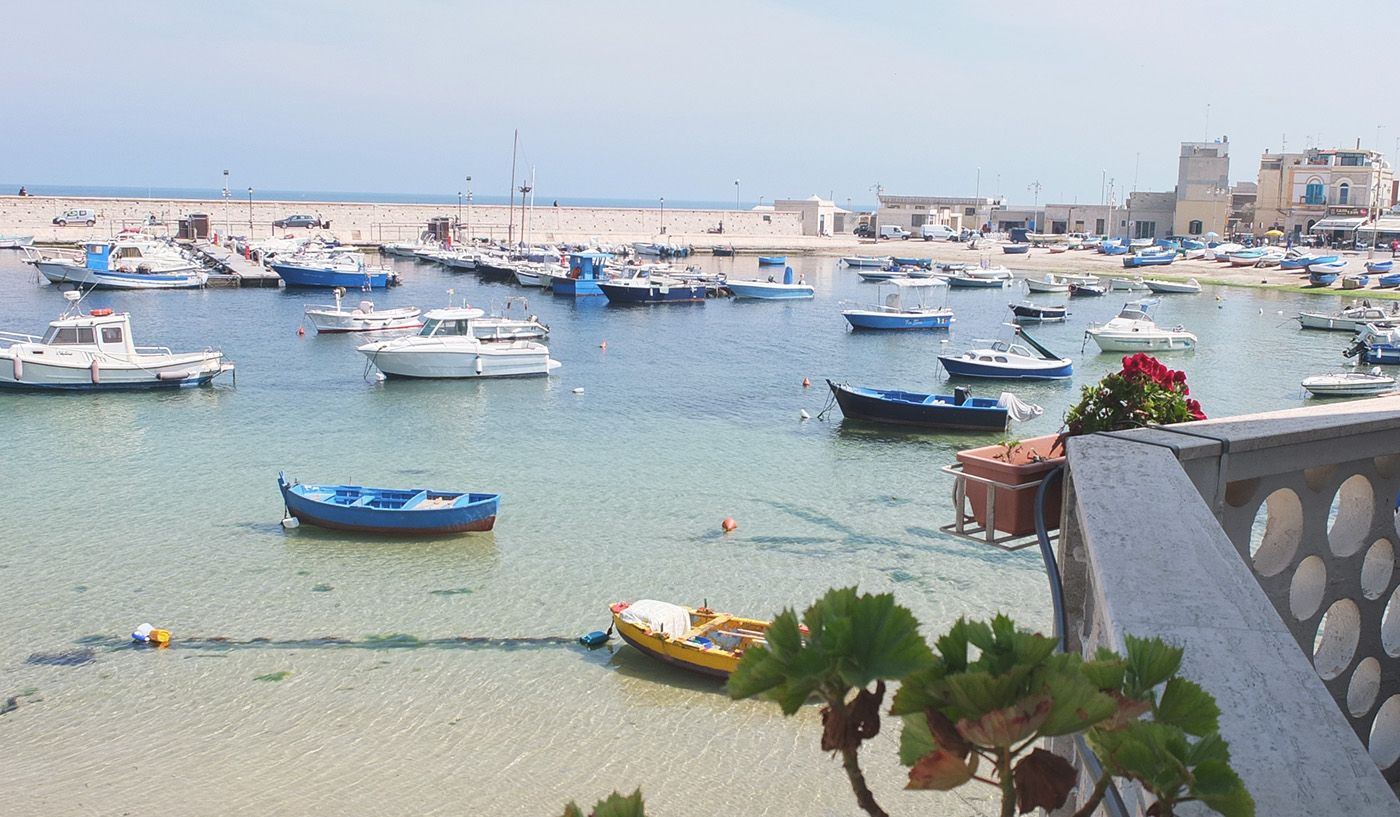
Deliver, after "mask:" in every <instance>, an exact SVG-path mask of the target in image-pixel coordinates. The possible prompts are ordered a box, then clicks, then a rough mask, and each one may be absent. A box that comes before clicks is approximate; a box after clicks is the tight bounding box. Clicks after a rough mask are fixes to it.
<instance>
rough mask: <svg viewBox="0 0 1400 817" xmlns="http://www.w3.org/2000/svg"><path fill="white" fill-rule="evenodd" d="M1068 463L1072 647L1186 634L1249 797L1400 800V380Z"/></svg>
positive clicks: (1100, 450) (1299, 809) (1359, 809)
mask: <svg viewBox="0 0 1400 817" xmlns="http://www.w3.org/2000/svg"><path fill="white" fill-rule="evenodd" d="M1068 472H1069V483H1068V486H1067V493H1066V500H1065V502H1066V506H1065V507H1066V513H1065V516H1064V526H1063V530H1062V531H1061V540H1060V545H1059V562H1060V568H1061V572H1062V575H1063V583H1064V597H1065V600H1066V601H1065V604H1066V607H1067V609H1068V616H1067V618H1068V624H1067V629H1068V633H1067V636H1068V647H1069V648H1070V649H1078V650H1081V651H1082V652H1084V653H1086V654H1090V653H1092V652H1093V650H1094V649H1095V648H1096V647H1097V646H1099V645H1105V646H1108V647H1111V648H1113V649H1116V650H1122V649H1123V646H1124V644H1123V637H1124V635H1125V634H1133V635H1143V636H1147V635H1159V636H1161V637H1163V638H1164V639H1166V640H1168V641H1170V642H1173V643H1176V644H1178V645H1181V646H1183V647H1185V651H1186V652H1185V663H1184V672H1185V673H1186V674H1187V675H1189V676H1190V677H1192V678H1193V680H1195V681H1196V682H1198V683H1200V684H1201V685H1202V686H1204V687H1205V688H1206V689H1207V690H1208V691H1210V692H1211V693H1212V694H1213V695H1215V697H1216V699H1217V701H1218V702H1219V704H1220V708H1221V710H1222V713H1223V714H1222V716H1221V721H1220V723H1221V732H1222V735H1223V736H1224V737H1225V738H1226V739H1227V740H1228V741H1229V742H1230V751H1231V755H1232V761H1231V762H1232V765H1233V766H1234V768H1235V769H1236V771H1238V772H1239V773H1240V775H1241V777H1243V779H1244V781H1245V784H1246V785H1247V786H1248V788H1249V790H1250V792H1251V793H1252V794H1253V796H1254V799H1255V801H1256V803H1257V806H1258V808H1257V810H1256V813H1258V814H1261V815H1262V814H1348V815H1356V814H1366V815H1371V814H1377V815H1379V814H1391V815H1393V814H1396V813H1400V802H1397V800H1396V797H1395V795H1394V793H1393V792H1392V788H1391V786H1392V785H1394V784H1396V782H1397V781H1400V570H1397V569H1396V567H1397V547H1396V543H1397V542H1398V541H1400V534H1397V517H1396V498H1397V495H1400V397H1389V398H1376V399H1370V400H1362V401H1355V402H1351V403H1346V404H1341V405H1334V406H1322V407H1315V408H1307V409H1294V410H1289V411H1282V412H1275V413H1271V414H1263V415H1255V416H1250V417H1240V418H1233V419H1227V420H1207V421H1203V422H1198V423H1191V424H1189V425H1185V426H1176V427H1174V428H1172V429H1140V430H1137V431H1131V432H1121V433H1117V434H1095V435H1089V436H1086V437H1079V438H1075V439H1072V440H1070V443H1069V454H1068ZM1388 783H1389V784H1391V785H1387V784H1388ZM1124 793H1125V796H1126V797H1127V799H1128V800H1129V803H1128V807H1129V810H1130V811H1137V812H1138V813H1144V812H1145V809H1146V806H1147V805H1148V804H1147V803H1145V802H1143V798H1142V796H1141V795H1140V794H1139V793H1136V792H1133V791H1132V790H1131V789H1128V790H1125V792H1124Z"/></svg>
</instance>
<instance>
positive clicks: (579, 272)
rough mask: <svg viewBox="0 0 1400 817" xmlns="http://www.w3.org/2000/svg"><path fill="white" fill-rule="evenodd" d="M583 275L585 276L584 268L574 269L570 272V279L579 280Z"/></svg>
mask: <svg viewBox="0 0 1400 817" xmlns="http://www.w3.org/2000/svg"><path fill="white" fill-rule="evenodd" d="M581 275H583V268H582V267H574V268H573V269H571V270H569V277H570V278H578V277H579V276H581Z"/></svg>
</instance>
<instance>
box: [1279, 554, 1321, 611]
mask: <svg viewBox="0 0 1400 817" xmlns="http://www.w3.org/2000/svg"><path fill="white" fill-rule="evenodd" d="M1326 590H1327V564H1326V563H1325V562H1323V561H1322V559H1321V557H1318V556H1309V557H1308V558H1306V559H1304V560H1303V561H1302V562H1301V563H1299V565H1298V569H1297V570H1295V571H1294V572H1293V581H1292V582H1291V583H1290V584H1289V586H1288V609H1289V610H1291V611H1292V613H1293V617H1294V618H1296V619H1298V620H1299V621H1307V620H1308V619H1310V618H1312V617H1313V616H1314V615H1315V614H1316V613H1317V608H1319V607H1321V606H1322V595H1323V593H1324V592H1325V591H1326Z"/></svg>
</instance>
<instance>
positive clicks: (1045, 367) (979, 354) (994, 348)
mask: <svg viewBox="0 0 1400 817" xmlns="http://www.w3.org/2000/svg"><path fill="white" fill-rule="evenodd" d="M1016 335H1017V336H1019V337H1020V338H1021V339H1022V340H1024V341H1025V342H1026V343H1025V344H1021V343H1017V342H1015V340H1011V341H1005V340H996V341H992V344H991V346H988V347H985V348H981V349H970V350H968V351H966V352H963V353H962V354H961V355H958V356H956V357H954V356H952V355H939V356H938V362H939V363H940V364H942V366H943V369H944V371H946V372H948V374H949V376H951V377H979V378H987V379H991V380H1068V379H1069V378H1070V377H1072V376H1073V375H1074V362H1073V361H1072V360H1070V359H1069V358H1067V357H1059V356H1057V355H1056V354H1055V353H1054V352H1052V351H1050V350H1049V349H1046V348H1045V347H1044V346H1041V345H1040V344H1039V343H1037V342H1036V341H1035V339H1034V338H1032V337H1031V336H1030V335H1027V334H1026V332H1025V330H1024V329H1022V328H1021V327H1020V326H1017V327H1016ZM1028 347H1029V348H1028ZM1032 350H1034V351H1032Z"/></svg>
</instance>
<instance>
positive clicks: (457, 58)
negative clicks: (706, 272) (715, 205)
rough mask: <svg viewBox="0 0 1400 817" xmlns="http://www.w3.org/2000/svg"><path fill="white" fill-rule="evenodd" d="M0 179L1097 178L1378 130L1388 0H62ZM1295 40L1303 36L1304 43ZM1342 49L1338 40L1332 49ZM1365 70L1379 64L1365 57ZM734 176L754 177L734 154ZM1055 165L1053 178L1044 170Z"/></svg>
mask: <svg viewBox="0 0 1400 817" xmlns="http://www.w3.org/2000/svg"><path fill="white" fill-rule="evenodd" d="M5 16H6V28H7V30H8V34H9V36H7V37H5V45H4V47H3V48H0V75H3V76H4V77H6V79H7V81H6V82H5V83H4V86H5V92H4V97H5V102H6V105H5V116H4V119H3V120H0V121H3V123H4V124H3V125H0V179H8V180H12V181H16V182H21V183H27V184H29V185H31V186H33V187H35V188H39V187H41V186H42V185H43V184H53V185H102V186H108V185H111V186H130V187H148V186H153V187H183V188H204V187H208V188H210V189H211V190H218V189H220V188H222V186H223V171H224V170H225V169H228V170H229V178H230V187H231V188H233V189H235V190H244V189H246V188H247V187H254V188H261V189H285V190H310V191H373V192H382V193H439V194H446V195H449V196H450V195H452V194H454V193H457V192H461V191H463V190H464V188H466V187H467V186H468V183H467V181H466V177H468V176H470V177H471V178H472V181H471V182H470V188H471V190H472V191H474V192H475V193H476V194H478V195H485V196H496V195H499V196H504V195H506V193H507V191H508V189H509V187H510V183H511V160H512V147H513V134H514V133H515V132H516V130H517V129H518V131H519V134H520V135H519V151H518V158H517V169H516V174H517V179H516V184H517V186H518V185H519V184H521V182H522V179H523V178H524V177H526V176H528V175H529V174H530V172H531V170H532V169H533V171H534V173H535V193H536V197H537V199H540V200H546V201H547V200H549V199H550V198H581V197H589V198H626V199H650V198H657V199H660V198H670V199H671V200H673V201H682V200H697V201H714V202H730V201H736V200H737V201H741V202H742V203H743V204H744V206H753V205H754V204H756V203H758V199H759V197H760V196H762V197H763V200H764V201H765V202H771V201H773V200H774V199H775V198H805V197H808V196H811V195H813V194H818V195H821V196H822V197H823V198H834V199H835V200H836V201H837V203H838V204H842V205H844V204H845V203H846V201H847V200H848V199H851V200H853V201H854V202H855V203H857V204H859V203H861V202H873V201H874V198H875V196H874V191H875V190H876V189H877V188H878V189H883V190H884V192H886V193H889V194H898V195H939V196H972V195H982V196H991V195H998V194H1000V195H1002V196H1005V197H1006V198H1007V199H1008V200H1010V202H1011V203H1012V204H1033V203H1037V202H1038V203H1045V202H1047V201H1052V202H1060V203H1075V202H1078V203H1097V202H1099V201H1100V200H1101V199H1102V197H1103V195H1104V187H1105V180H1106V179H1108V178H1112V179H1113V180H1114V188H1115V189H1116V190H1117V191H1119V193H1118V196H1117V198H1118V200H1119V201H1122V191H1124V190H1132V189H1137V190H1171V189H1172V187H1173V185H1174V184H1175V182H1176V173H1177V158H1178V155H1179V153H1180V143H1181V142H1183V141H1210V140H1214V139H1217V138H1222V137H1228V139H1229V142H1230V155H1231V165H1230V176H1231V181H1232V183H1233V182H1238V181H1253V180H1254V179H1255V176H1256V173H1257V170H1258V162H1259V156H1260V154H1261V153H1263V152H1264V151H1265V150H1272V151H1275V152H1277V151H1279V150H1280V149H1282V148H1284V147H1286V148H1287V149H1288V150H1292V151H1296V150H1301V149H1302V148H1305V147H1310V146H1321V147H1352V146H1354V145H1355V144H1356V142H1357V140H1358V139H1359V140H1360V143H1361V146H1362V147H1364V148H1373V149H1379V150H1381V151H1383V152H1384V153H1385V154H1386V155H1387V157H1388V158H1389V159H1390V160H1391V161H1392V163H1394V160H1395V157H1396V153H1397V149H1400V115H1397V113H1396V110H1397V108H1400V105H1397V104H1396V99H1395V96H1394V94H1393V93H1391V92H1390V91H1389V90H1388V86H1387V85H1385V83H1384V82H1379V84H1378V83H1377V81H1376V78H1380V77H1385V76H1387V75H1388V73H1389V71H1390V69H1389V68H1387V67H1386V66H1387V64H1388V63H1389V62H1391V61H1392V60H1391V59H1390V58H1388V57H1387V54H1388V49H1389V48H1390V45H1389V43H1390V39H1389V36H1390V34H1391V33H1393V32H1394V31H1396V30H1397V28H1400V3H1397V2H1395V0H1357V2H1349V3H1346V4H1340V5H1338V6H1326V5H1319V4H1317V3H1313V2H1308V3H1304V2H1295V0H1277V1H1276V2H1269V3H1262V2H1244V1H1242V0H1234V1H1233V2H1219V0H1216V1H1215V2H1204V1H1203V0H1181V1H1180V2H1174V3H1153V4H1138V3H1122V2H1121V0H1113V1H1111V2H1098V0H1089V1H1079V0H1063V1H1062V2H1058V3H1044V2H1022V0H1003V2H1000V3H996V4H985V3H971V2H968V3H956V4H955V3H947V2H942V1H941V0H925V2H879V1H878V0H863V2H857V3H851V2H841V3H838V2H828V0H704V1H703V2H699V1H697V2H660V1H658V0H652V2H640V1H634V0H617V1H616V2H613V1H611V0H597V1H596V2H587V3H580V2H574V1H572V0H569V1H566V2H555V1H554V0H539V2H531V1H530V0H513V1H512V2H501V1H500V0H497V2H489V3H487V2H474V1H469V0H461V1H458V2H449V1H448V0H395V2H392V3H391V2H383V0H374V1H371V0H333V1H325V2H322V1H317V0H306V1H304V2H302V1H298V0H276V1H275V2H274V1H273V0H248V1H247V2H237V3H231V2H219V1H218V0H200V2H176V1H175V0H171V1H170V2H147V0H124V2H120V3H113V2H110V0H91V1H88V0H45V2H42V3H15V4H11V5H10V6H9V7H7V9H6V15H5ZM1304 52H1307V54H1310V55H1312V57H1311V58H1305V56H1304ZM1320 57H1325V58H1320ZM1368 74H1369V75H1370V76H1372V77H1373V79H1371V80H1368V79H1366V77H1367V75H1368ZM736 180H738V182H739V183H738V184H737V185H736V184H735V181H736ZM1037 184H1038V185H1039V188H1038V189H1037V188H1036V185H1037Z"/></svg>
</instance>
